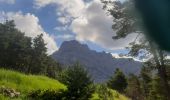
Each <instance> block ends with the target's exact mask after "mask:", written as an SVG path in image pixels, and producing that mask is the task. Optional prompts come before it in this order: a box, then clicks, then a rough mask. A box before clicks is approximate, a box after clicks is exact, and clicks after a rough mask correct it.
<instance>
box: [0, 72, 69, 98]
mask: <svg viewBox="0 0 170 100" xmlns="http://www.w3.org/2000/svg"><path fill="white" fill-rule="evenodd" d="M1 86H5V87H8V88H13V89H16V90H17V91H19V92H21V95H22V96H24V95H26V94H27V93H29V92H30V91H33V90H37V89H57V90H58V89H66V86H64V85H63V84H61V83H60V82H58V81H57V80H53V79H50V78H48V77H45V76H35V75H24V74H21V73H19V72H14V71H9V70H4V69H0V87H1ZM0 100H4V97H3V96H2V95H0Z"/></svg>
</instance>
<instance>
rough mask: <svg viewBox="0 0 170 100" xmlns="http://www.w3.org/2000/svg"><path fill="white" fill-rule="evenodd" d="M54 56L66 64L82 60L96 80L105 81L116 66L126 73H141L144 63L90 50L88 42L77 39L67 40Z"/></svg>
mask: <svg viewBox="0 0 170 100" xmlns="http://www.w3.org/2000/svg"><path fill="white" fill-rule="evenodd" d="M52 57H53V58H54V59H55V60H57V61H58V62H60V63H61V64H64V65H66V66H68V65H72V64H74V63H75V62H77V61H78V62H80V63H81V64H82V65H83V66H84V67H85V69H86V70H88V71H89V73H90V74H91V76H92V78H93V79H94V81H95V82H104V81H106V80H108V78H109V77H110V76H111V75H113V72H114V71H115V69H116V68H120V69H121V70H122V71H123V72H124V73H125V74H129V73H134V74H135V73H136V74H137V73H139V71H140V68H141V66H142V64H141V63H140V62H136V61H134V60H127V59H116V58H113V57H112V55H111V54H109V53H106V52H96V51H94V50H90V49H89V48H88V46H87V45H86V44H81V43H79V42H78V41H76V40H71V41H65V42H63V43H62V45H61V47H60V49H59V50H58V51H56V52H55V53H54V54H53V55H52Z"/></svg>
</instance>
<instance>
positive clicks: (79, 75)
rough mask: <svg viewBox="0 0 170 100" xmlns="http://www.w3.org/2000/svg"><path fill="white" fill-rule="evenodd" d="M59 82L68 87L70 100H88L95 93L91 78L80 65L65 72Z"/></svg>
mask: <svg viewBox="0 0 170 100" xmlns="http://www.w3.org/2000/svg"><path fill="white" fill-rule="evenodd" d="M59 80H60V81H61V82H62V83H64V84H65V85H66V86H67V89H68V92H67V99H68V100H88V99H89V98H90V97H91V95H92V93H93V91H94V90H93V87H92V86H93V85H92V80H91V78H90V76H89V75H88V73H87V71H86V70H84V69H83V68H82V66H81V65H80V64H78V63H76V64H74V65H73V66H69V67H68V69H66V70H65V71H63V72H62V73H61V75H59Z"/></svg>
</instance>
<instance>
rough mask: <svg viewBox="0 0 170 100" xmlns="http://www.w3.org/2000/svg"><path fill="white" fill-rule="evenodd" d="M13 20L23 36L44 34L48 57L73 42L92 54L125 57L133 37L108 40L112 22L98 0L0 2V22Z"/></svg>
mask: <svg viewBox="0 0 170 100" xmlns="http://www.w3.org/2000/svg"><path fill="white" fill-rule="evenodd" d="M5 19H13V20H14V21H15V23H16V27H17V28H18V29H20V30H21V31H23V32H25V34H26V36H30V37H33V38H34V37H35V36H37V35H38V34H41V33H43V34H44V40H45V42H46V43H47V48H48V53H50V54H51V53H53V52H54V51H55V50H57V49H58V48H59V47H60V45H61V43H62V42H63V41H68V40H73V39H75V40H77V41H79V42H81V43H85V44H87V45H88V46H89V47H90V48H91V49H93V50H96V51H106V52H111V53H115V54H116V53H127V50H125V49H124V47H126V46H127V45H128V43H129V42H132V41H133V39H134V37H135V35H130V36H128V37H127V38H125V39H121V40H112V38H111V37H112V36H113V35H115V32H114V30H112V29H111V25H112V20H113V19H112V18H111V16H108V15H106V12H105V11H103V9H102V4H101V3H100V0H0V21H1V22H3V21H4V20H5Z"/></svg>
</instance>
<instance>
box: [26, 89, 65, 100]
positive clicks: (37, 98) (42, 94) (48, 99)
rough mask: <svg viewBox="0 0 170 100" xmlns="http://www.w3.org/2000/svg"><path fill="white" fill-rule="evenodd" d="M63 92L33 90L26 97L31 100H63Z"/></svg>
mask: <svg viewBox="0 0 170 100" xmlns="http://www.w3.org/2000/svg"><path fill="white" fill-rule="evenodd" d="M65 96H66V92H65V91H64V90H57V91H56V90H35V91H32V92H31V93H29V95H28V97H29V98H30V99H33V100H65Z"/></svg>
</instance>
